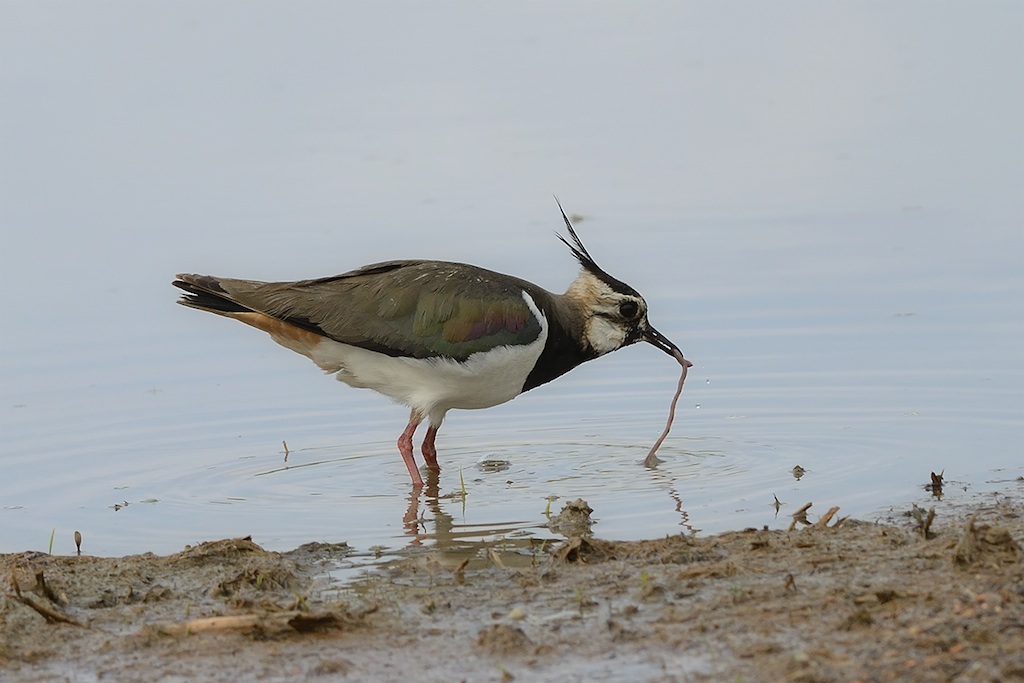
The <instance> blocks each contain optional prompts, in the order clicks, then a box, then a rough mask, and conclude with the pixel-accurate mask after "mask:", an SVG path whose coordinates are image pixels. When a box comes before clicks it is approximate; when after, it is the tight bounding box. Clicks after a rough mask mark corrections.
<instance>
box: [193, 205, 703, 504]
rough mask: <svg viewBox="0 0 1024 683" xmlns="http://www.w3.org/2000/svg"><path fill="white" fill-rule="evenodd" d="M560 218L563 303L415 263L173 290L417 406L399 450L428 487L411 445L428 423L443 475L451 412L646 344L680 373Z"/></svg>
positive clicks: (482, 274) (632, 295) (475, 273)
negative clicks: (571, 268)
mask: <svg viewBox="0 0 1024 683" xmlns="http://www.w3.org/2000/svg"><path fill="white" fill-rule="evenodd" d="M559 209H561V207H559ZM562 218H563V219H564V220H565V225H566V228H568V230H569V239H566V238H565V237H563V236H562V235H558V238H559V239H560V240H561V241H562V242H564V243H565V245H566V246H567V247H569V250H570V251H571V252H572V254H573V255H574V256H575V257H576V260H577V261H579V264H580V266H582V270H581V271H580V274H579V276H578V277H577V278H576V279H575V280H574V281H573V283H572V284H571V285H569V289H568V290H566V292H565V294H554V293H552V292H549V291H547V290H545V289H543V288H541V287H538V286H537V285H535V284H533V283H532V282H527V281H526V280H522V279H520V278H517V277H513V276H511V275H503V274H501V273H496V272H493V271H490V270H486V269H484V268H479V267H477V266H471V265H467V264H464V263H449V262H446V261H411V260H409V261H386V262H383V263H375V264H373V265H369V266H364V267H363V268H359V269H358V270H353V271H349V272H347V273H342V274H341V275H334V276H332V277H324V278H319V279H315V280H299V281H297V282H259V281H256V280H235V279H230V278H221V277H213V276H210V275H187V274H183V275H178V276H177V278H178V279H176V280H175V281H174V283H173V284H174V286H176V287H179V288H181V289H183V290H185V292H186V294H185V295H184V296H182V297H181V298H180V299H179V300H178V303H180V304H182V305H184V306H189V307H190V308H197V309H199V310H201V311H209V312H210V313H216V314H217V315H223V316H225V317H228V318H234V319H235V320H239V321H241V322H243V323H246V324H247V325H251V326H253V327H255V328H257V329H260V330H263V331H264V332H267V333H269V334H270V336H271V338H272V339H273V340H274V341H276V342H277V343H278V344H280V345H282V346H284V347H286V348H289V349H291V350H292V351H295V352H297V353H301V354H302V355H303V356H306V357H307V358H309V359H310V360H312V361H313V362H314V363H316V364H317V365H319V366H320V368H321V369H323V370H324V371H325V372H328V373H333V374H336V375H337V378H338V379H339V380H341V381H342V382H345V383H346V384H348V385H349V386H353V387H359V388H367V389H373V390H374V391H378V392H380V393H382V394H384V395H385V396H389V397H391V398H392V399H394V400H395V401H397V402H399V403H403V404H405V405H407V406H409V408H410V409H411V414H410V416H409V424H408V425H406V427H405V431H403V432H402V435H401V436H400V437H399V438H398V450H399V451H400V452H401V453H402V458H403V459H404V460H405V465H406V467H408V468H409V476H410V477H412V483H413V485H414V486H422V485H423V479H422V477H421V476H420V472H419V470H418V469H417V467H416V460H415V456H414V455H413V443H412V438H413V434H415V432H416V428H417V427H418V426H419V424H420V423H421V422H422V421H423V420H426V421H427V423H428V426H427V433H426V436H425V437H424V439H423V445H422V447H421V451H422V453H423V459H424V461H425V462H426V465H427V467H429V468H431V469H434V470H438V469H439V467H438V464H437V450H436V448H435V446H434V439H435V437H436V436H437V430H438V428H439V427H440V426H441V422H442V421H443V420H444V417H445V415H446V414H447V413H448V411H449V410H452V409H453V408H462V409H472V408H490V407H491V406H496V405H498V404H499V403H505V402H506V401H510V400H512V399H513V398H515V397H516V396H518V395H519V394H521V393H523V392H525V391H529V390H530V389H533V388H535V387H538V386H540V385H542V384H545V383H547V382H550V381H551V380H553V379H555V378H556V377H559V376H561V375H563V374H565V373H566V372H568V371H569V370H572V369H573V368H575V367H576V366H577V365H579V364H580V363H583V362H585V361H588V360H592V359H594V358H597V357H598V356H603V355H605V354H607V353H610V352H612V351H615V350H617V349H621V348H622V347H624V346H629V345H630V344H635V343H636V342H640V341H645V342H648V343H650V344H652V345H654V346H656V347H657V348H659V349H661V350H662V351H664V352H665V353H667V354H669V355H672V356H675V357H677V358H678V359H679V360H680V362H683V359H682V354H681V353H680V351H679V348H678V347H677V346H676V345H675V344H673V343H672V342H671V341H669V339H668V338H667V337H665V336H664V335H663V334H661V333H660V332H658V331H657V330H655V329H654V328H653V327H652V326H651V324H650V323H649V322H648V320H647V302H646V301H644V299H643V297H642V296H640V294H639V293H638V292H637V291H636V290H635V289H633V288H632V287H630V286H629V285H627V284H626V283H624V282H622V281H621V280H617V279H615V278H614V277H612V276H611V275H609V274H608V273H606V272H605V271H603V270H602V269H601V268H600V267H599V266H598V265H597V263H596V262H595V261H594V259H593V258H592V257H591V256H590V253H589V252H588V251H587V248H586V247H585V246H583V242H582V241H580V238H579V237H578V236H577V234H576V231H575V230H573V227H572V224H571V223H570V222H569V219H568V217H567V216H566V215H565V212H564V211H563V212H562ZM570 240H571V241H570ZM686 363H687V364H688V363H689V362H688V361H686Z"/></svg>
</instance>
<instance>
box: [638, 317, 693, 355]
mask: <svg viewBox="0 0 1024 683" xmlns="http://www.w3.org/2000/svg"><path fill="white" fill-rule="evenodd" d="M640 338H641V339H642V340H643V341H645V342H647V343H648V344H652V345H654V346H657V347H658V348H659V349H661V350H662V351H664V352H665V353H667V354H668V355H670V356H672V357H673V358H674V357H675V355H676V353H678V354H679V355H680V356H682V355H683V352H682V351H680V350H679V347H678V346H676V345H675V344H673V343H672V341H671V340H670V339H669V338H668V337H666V336H665V335H663V334H662V333H661V332H658V331H657V330H656V329H654V328H653V327H651V326H650V325H648V326H647V329H646V330H644V331H643V333H642V334H641V336H640Z"/></svg>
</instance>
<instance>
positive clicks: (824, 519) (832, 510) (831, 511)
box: [814, 505, 839, 529]
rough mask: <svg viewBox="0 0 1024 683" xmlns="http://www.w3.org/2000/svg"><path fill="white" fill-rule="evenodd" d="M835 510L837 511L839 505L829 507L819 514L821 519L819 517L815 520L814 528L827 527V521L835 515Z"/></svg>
mask: <svg viewBox="0 0 1024 683" xmlns="http://www.w3.org/2000/svg"><path fill="white" fill-rule="evenodd" d="M837 512H839V506H838V505H836V506H833V507H830V508H829V509H828V512H826V513H825V514H823V515H822V516H821V519H819V520H818V521H817V522H815V523H814V526H815V528H817V529H827V528H828V523H829V522H830V521H832V518H833V517H834V516H835V514H836V513H837ZM837 524H838V523H837Z"/></svg>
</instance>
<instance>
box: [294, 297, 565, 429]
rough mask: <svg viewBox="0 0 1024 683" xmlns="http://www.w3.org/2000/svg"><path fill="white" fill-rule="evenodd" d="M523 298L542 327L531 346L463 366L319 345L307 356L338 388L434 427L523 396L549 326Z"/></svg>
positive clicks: (497, 351) (498, 351)
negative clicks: (451, 414) (387, 403)
mask: <svg viewBox="0 0 1024 683" xmlns="http://www.w3.org/2000/svg"><path fill="white" fill-rule="evenodd" d="M523 298H524V299H525V300H526V303H527V305H529V307H530V309H531V310H532V311H533V314H534V316H536V318H537V319H538V321H539V322H540V326H541V332H540V334H539V335H538V336H537V338H536V339H535V340H534V341H533V342H531V343H530V344H526V345H521V346H499V347H496V348H493V349H491V350H489V351H481V352H478V353H474V354H473V355H471V356H470V357H469V358H467V359H466V360H465V361H464V362H459V361H455V360H450V359H444V358H430V359H417V358H397V357H394V356H388V355H385V354H382V353H377V352H374V351H368V350H366V349H362V348H359V347H358V346H350V345H348V344H342V343H340V342H336V341H333V340H331V339H323V340H322V341H321V342H320V344H318V345H317V347H316V348H315V349H313V352H312V354H311V358H312V359H313V361H314V362H316V364H317V365H319V366H320V367H321V368H323V369H324V370H327V371H328V372H336V373H337V377H338V379H339V380H341V381H342V382H345V383H346V384H348V385H350V386H353V387H359V388H366V389H373V390H374V391H378V392H380V393H382V394H384V395H385V396H390V397H391V398H393V399H394V400H396V401H398V402H399V403H404V404H405V405H407V406H410V407H411V408H414V409H416V410H418V411H419V412H420V413H422V414H423V415H424V416H426V417H427V418H428V419H429V420H430V423H431V424H433V425H435V426H437V425H440V424H441V421H442V420H443V419H444V414H445V413H446V412H448V411H449V410H451V409H452V408H462V409H475V408H490V407H491V406H496V405H498V404H499V403H505V402H506V401H510V400H512V399H513V398H515V397H516V396H518V395H519V393H520V392H521V391H522V388H523V384H524V383H525V382H526V378H527V376H528V375H529V374H530V372H531V371H532V370H533V367H534V365H536V363H537V359H538V358H539V357H540V354H541V352H542V351H543V350H544V344H545V343H546V342H547V337H548V324H547V320H546V319H545V318H544V315H543V314H542V313H541V312H540V310H539V309H538V308H537V307H536V304H534V302H533V299H532V298H530V296H529V295H528V294H526V292H523Z"/></svg>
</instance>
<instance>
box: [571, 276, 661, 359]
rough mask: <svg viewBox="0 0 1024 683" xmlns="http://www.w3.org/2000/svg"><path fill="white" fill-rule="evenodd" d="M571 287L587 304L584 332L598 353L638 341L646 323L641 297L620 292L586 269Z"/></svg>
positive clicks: (607, 351)
mask: <svg viewBox="0 0 1024 683" xmlns="http://www.w3.org/2000/svg"><path fill="white" fill-rule="evenodd" d="M572 289H573V290H575V292H572V293H573V294H574V295H575V296H577V297H579V299H580V300H581V301H582V302H584V303H585V305H586V310H587V312H588V315H587V317H586V319H585V321H584V324H583V325H584V326H583V332H584V334H585V335H586V338H587V343H589V344H590V346H591V348H593V349H594V351H596V352H597V354H598V355H604V354H606V353H611V352H612V351H615V350H616V349H621V348H622V347H623V346H625V345H627V344H632V343H634V342H637V341H640V333H641V332H642V331H643V330H645V329H646V328H647V326H648V325H647V302H646V301H644V300H643V297H640V296H635V295H631V294H620V293H619V292H616V291H615V290H613V289H612V288H611V287H609V286H608V285H606V284H605V283H604V282H602V281H601V280H600V279H599V278H597V277H594V276H593V275H591V274H589V273H586V272H584V273H583V274H581V275H580V277H579V279H577V280H576V282H574V283H573V287H572Z"/></svg>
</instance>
